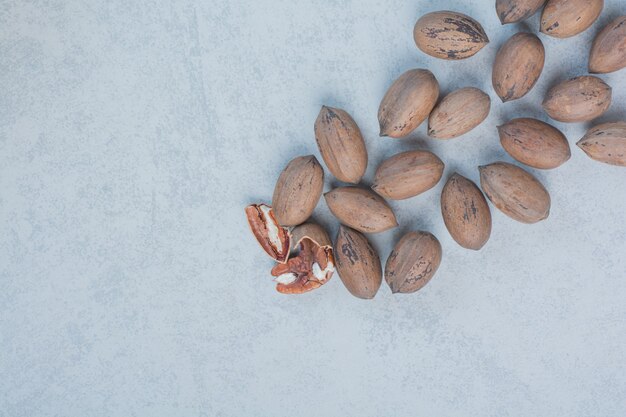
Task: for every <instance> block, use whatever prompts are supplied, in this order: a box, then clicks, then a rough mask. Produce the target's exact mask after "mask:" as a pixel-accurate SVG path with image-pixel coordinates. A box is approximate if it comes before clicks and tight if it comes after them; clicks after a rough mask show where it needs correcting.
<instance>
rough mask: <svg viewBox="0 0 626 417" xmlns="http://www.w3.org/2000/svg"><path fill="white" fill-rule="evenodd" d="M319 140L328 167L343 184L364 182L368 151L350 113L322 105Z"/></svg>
mask: <svg viewBox="0 0 626 417" xmlns="http://www.w3.org/2000/svg"><path fill="white" fill-rule="evenodd" d="M315 139H316V141H317V146H318V148H319V150H320V153H321V154H322V158H324V162H325V163H326V166H327V167H328V169H329V170H330V172H331V173H332V174H333V175H334V176H335V177H337V179H338V180H339V181H343V182H349V183H353V184H357V183H358V182H359V181H361V177H362V176H363V174H364V173H365V169H366V168H367V150H366V149H365V142H364V141H363V136H361V131H360V130H359V127H358V126H357V124H356V122H355V121H354V119H352V117H351V116H350V115H349V114H348V113H347V112H346V111H344V110H341V109H334V108H332V107H327V106H322V109H321V110H320V113H319V115H318V116H317V120H316V121H315Z"/></svg>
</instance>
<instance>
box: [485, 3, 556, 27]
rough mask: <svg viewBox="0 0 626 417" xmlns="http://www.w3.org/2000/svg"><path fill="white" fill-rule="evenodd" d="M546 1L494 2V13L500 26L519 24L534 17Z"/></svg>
mask: <svg viewBox="0 0 626 417" xmlns="http://www.w3.org/2000/svg"><path fill="white" fill-rule="evenodd" d="M545 2H546V0H496V12H498V17H499V18H500V22H502V24H503V25H504V24H507V23H515V22H521V21H522V20H526V19H528V18H529V17H530V16H532V15H534V14H535V13H536V12H537V10H539V9H540V8H541V6H543V5H544V3H545Z"/></svg>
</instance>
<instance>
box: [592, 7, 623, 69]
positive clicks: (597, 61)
mask: <svg viewBox="0 0 626 417" xmlns="http://www.w3.org/2000/svg"><path fill="white" fill-rule="evenodd" d="M622 68H626V16H620V17H618V18H617V19H615V20H613V21H612V22H611V23H609V24H608V25H606V27H605V28H604V29H602V31H601V32H600V33H598V35H597V36H596V38H595V39H594V41H593V45H592V47H591V54H590V55H589V72H591V73H596V74H606V73H609V72H614V71H617V70H620V69H622Z"/></svg>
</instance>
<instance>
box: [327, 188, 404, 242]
mask: <svg viewBox="0 0 626 417" xmlns="http://www.w3.org/2000/svg"><path fill="white" fill-rule="evenodd" d="M324 198H325V199H326V204H328V208H329V209H330V211H331V212H332V213H333V215H334V216H335V217H336V218H337V219H338V220H339V221H340V222H341V223H342V224H345V225H346V226H349V227H351V228H353V229H356V230H358V231H359V232H363V233H380V232H384V231H385V230H389V229H393V228H394V227H396V226H398V222H397V221H396V216H395V214H393V210H391V207H389V205H388V204H387V202H386V201H385V200H383V198H382V197H380V196H379V195H377V194H374V193H373V192H371V191H369V190H366V189H363V188H358V187H339V188H335V189H334V190H332V191H329V192H327V193H326V194H324Z"/></svg>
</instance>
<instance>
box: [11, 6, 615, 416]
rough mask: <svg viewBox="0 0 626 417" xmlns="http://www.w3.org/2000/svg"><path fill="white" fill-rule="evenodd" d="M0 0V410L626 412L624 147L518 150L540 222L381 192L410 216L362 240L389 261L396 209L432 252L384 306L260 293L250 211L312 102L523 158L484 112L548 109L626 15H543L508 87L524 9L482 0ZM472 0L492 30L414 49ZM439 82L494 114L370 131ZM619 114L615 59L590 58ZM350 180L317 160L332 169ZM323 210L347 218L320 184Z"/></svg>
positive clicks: (319, 212)
mask: <svg viewBox="0 0 626 417" xmlns="http://www.w3.org/2000/svg"><path fill="white" fill-rule="evenodd" d="M435 3H436V4H434V3H433V2H429V1H426V0H414V1H406V0H387V1H381V0H361V1H357V0H313V1H303V0H296V1H286V0H233V1H217V0H209V1H208V2H207V1H204V2H200V1H198V2H194V1H189V0H180V1H165V0H136V1H131V2H129V1H120V0H111V1H95V0H85V1H78V0H76V1H70V0H65V1H61V0H56V1H55V0H47V1H44V0H32V1H26V0H3V1H1V2H0V57H2V58H0V88H1V92H2V93H1V94H0V352H2V353H1V354H0V415H1V416H13V417H19V416H29V417H33V416H65V417H67V416H152V417H154V416H273V417H278V416H320V415H324V416H340V415H343V416H360V417H366V416H381V415H387V416H531V415H545V416H567V417H578V416H604V417H611V416H616V417H617V416H623V415H624V413H625V412H626V349H625V348H624V346H625V344H626V303H625V302H624V300H625V298H626V279H625V278H626V256H625V255H626V237H625V235H626V216H624V206H625V204H626V186H625V180H626V170H624V169H620V168H616V167H610V166H607V165H603V164H600V163H596V162H594V161H592V160H590V159H589V158H587V157H586V156H585V155H584V153H583V152H582V151H580V150H579V149H578V148H576V147H575V146H573V145H574V143H575V142H576V141H577V140H578V139H579V138H580V137H581V136H582V135H583V133H584V131H585V129H586V128H588V127H589V126H590V125H591V124H589V123H587V124H575V125H566V124H561V123H554V124H555V125H556V126H557V127H559V128H560V129H562V130H563V131H564V132H565V133H566V135H567V136H568V138H569V141H570V144H571V145H572V146H573V147H572V158H571V160H570V161H569V162H567V163H566V164H565V165H563V166H562V167H560V168H558V169H556V170H553V171H537V170H532V172H533V173H534V174H535V175H536V176H537V177H538V178H539V179H540V180H541V181H542V182H543V183H544V184H545V185H546V187H547V188H548V190H549V191H550V193H551V196H552V202H553V204H552V211H551V214H550V217H549V219H548V220H546V221H544V222H541V223H539V224H536V225H531V226H529V225H523V224H520V223H516V222H515V221H513V220H511V219H509V218H508V217H506V216H504V215H503V214H502V213H500V212H499V211H497V210H495V209H493V207H492V213H493V226H494V227H493V233H492V236H491V240H490V241H489V242H488V243H487V245H486V246H485V247H484V249H483V250H481V251H480V252H471V251H467V250H463V249H461V248H460V247H459V246H458V245H456V244H455V243H454V241H453V240H452V239H451V237H450V236H449V234H448V233H447V231H446V229H445V227H444V224H443V221H442V218H441V215H440V208H439V194H440V192H441V188H442V187H443V181H442V182H441V183H440V184H438V185H437V186H436V187H435V188H434V189H432V190H430V191H428V192H427V193H425V194H423V195H421V196H419V197H417V198H413V199H409V200H406V201H401V202H392V203H391V205H392V207H393V209H394V210H395V211H396V213H397V216H398V219H399V222H400V227H399V228H397V229H395V230H393V231H390V232H386V233H383V234H380V235H376V236H372V238H371V239H372V242H373V244H374V245H375V247H376V248H377V249H378V251H379V252H380V254H381V258H382V260H383V262H384V261H385V259H386V258H387V256H388V253H389V251H390V249H391V246H392V244H393V243H394V242H395V241H396V240H397V239H399V237H400V236H401V235H402V234H403V233H404V232H406V231H408V230H415V229H422V230H428V231H430V232H432V233H434V234H435V235H436V236H437V237H438V238H439V240H440V241H441V243H442V245H443V249H444V258H443V263H442V265H441V268H440V270H439V271H438V272H437V274H436V276H435V277H434V278H433V280H432V281H431V283H430V284H428V285H427V286H426V287H425V288H424V289H423V290H422V291H420V292H419V293H416V294H412V295H406V296H401V295H396V296H392V294H391V292H390V291H389V289H388V287H386V286H385V285H384V284H383V287H381V289H380V291H379V293H378V295H377V296H376V298H375V299H374V300H372V301H362V300H358V299H355V298H353V297H351V296H350V295H349V294H348V292H347V290H346V289H345V288H344V287H343V285H342V283H341V281H340V280H339V279H338V278H337V277H335V278H333V279H332V280H331V281H330V282H329V283H328V284H327V285H326V286H324V287H322V288H321V289H319V290H317V291H315V292H312V293H310V294H307V295H304V296H283V295H280V294H278V293H276V292H275V290H274V286H273V284H272V282H271V280H270V276H269V270H270V268H271V267H272V262H271V261H270V260H269V258H267V257H266V256H265V255H264V254H263V253H262V251H261V250H260V249H259V248H258V247H257V245H256V242H255V241H254V240H253V239H252V237H251V235H250V233H249V231H248V226H247V225H246V223H245V218H244V214H243V207H244V206H245V205H247V204H249V203H252V202H258V201H266V202H269V200H270V199H271V196H272V191H273V187H274V182H275V180H276V178H277V177H278V174H279V172H280V171H281V170H282V168H283V166H284V165H285V164H286V163H287V161H288V160H289V159H291V158H292V157H295V156H297V155H303V154H314V155H317V156H318V157H319V152H318V150H317V148H316V145H315V140H314V136H313V122H314V120H315V118H316V116H317V113H318V111H319V109H320V106H321V105H322V104H327V105H331V106H337V107H341V108H344V109H346V110H347V111H348V112H350V113H351V114H352V115H353V116H354V118H355V120H356V121H357V123H358V124H359V125H360V127H361V129H362V131H363V134H364V137H365V139H366V143H367V146H368V149H369V154H370V163H369V167H368V170H367V175H366V177H365V179H364V183H365V184H366V185H367V184H369V183H371V180H372V177H373V172H374V170H375V168H376V166H377V165H378V164H379V163H380V162H381V161H382V160H383V159H385V158H387V157H389V156H391V155H393V154H395V153H397V152H399V151H402V150H409V149H418V148H419V149H430V150H432V151H433V152H435V153H437V154H438V155H439V156H440V157H441V158H442V159H443V160H444V162H445V163H446V172H445V178H447V177H448V176H449V175H450V174H451V173H452V172H454V171H457V172H459V173H461V174H463V175H465V176H468V177H469V178H471V179H472V180H474V181H476V180H477V179H478V171H477V169H476V167H477V166H478V165H480V164H485V163H489V162H493V161H495V160H505V161H511V158H510V157H509V156H508V155H506V154H505V152H504V151H503V150H502V148H501V146H500V144H499V141H498V137H497V132H496V129H495V127H496V126H497V125H498V124H501V123H503V122H505V121H506V120H508V119H510V118H513V117H520V116H530V117H538V118H540V119H542V120H546V121H548V119H547V116H546V115H545V114H544V113H543V112H542V111H541V107H540V103H541V100H542V97H543V96H544V94H545V92H546V90H547V89H548V87H549V86H551V85H553V84H554V83H555V82H557V81H559V80H562V79H565V78H566V77H570V76H576V75H581V74H584V73H585V72H586V59H587V55H588V51H589V47H590V43H591V41H592V39H593V36H594V34H595V33H597V32H598V31H599V29H600V28H601V27H602V26H603V25H604V24H606V23H607V22H608V21H610V20H611V19H612V18H613V17H616V16H618V15H620V14H624V13H626V7H625V6H624V3H623V2H622V1H620V0H607V1H606V7H605V10H604V12H603V14H602V16H601V18H600V20H599V22H597V23H596V24H594V26H593V27H592V28H590V29H589V30H588V31H587V32H585V33H584V34H581V35H579V36H576V37H574V38H571V39H566V40H557V39H551V38H548V37H546V36H544V35H540V38H541V39H542V41H543V42H544V44H545V47H546V51H547V58H546V69H545V71H544V73H543V75H542V76H541V79H540V81H539V83H538V84H537V85H536V87H535V88H534V90H533V91H532V93H531V94H529V95H528V96H526V97H525V98H523V99H521V100H519V101H516V102H512V103H507V104H504V105H503V104H502V103H500V102H499V100H498V99H497V97H496V95H495V94H494V92H493V89H492V87H491V82H490V78H491V76H490V74H491V64H492V62H493V59H494V56H495V54H496V52H497V50H498V47H499V46H500V45H502V44H503V43H504V41H505V40H506V39H507V38H508V37H509V36H511V35H512V34H513V33H515V32H517V31H519V30H530V31H533V32H537V28H538V25H539V17H538V16H535V17H533V18H532V19H530V20H529V21H528V22H526V23H525V24H518V25H511V26H506V27H501V25H500V23H499V21H498V19H497V17H496V14H495V11H494V7H493V2H492V1H490V0H489V1H488V0H441V1H438V2H435ZM436 9H453V10H458V11H461V12H465V13H468V14H470V15H472V16H474V17H475V18H477V19H478V20H479V21H480V22H482V24H483V25H484V27H485V29H486V31H487V33H488V35H489V37H490V39H491V43H490V44H489V45H488V46H487V47H486V48H485V49H484V50H483V51H481V52H480V53H479V54H478V55H476V56H475V57H473V58H471V59H469V60H466V61H461V62H444V61H439V60H436V59H434V58H430V57H427V56H425V55H424V54H423V53H421V52H419V51H418V50H417V49H416V47H415V45H414V43H413V39H412V29H413V24H414V22H415V20H416V19H417V18H418V17H419V16H420V15H422V14H424V13H426V12H429V11H434V10H436ZM415 67H423V68H429V69H431V70H432V71H433V72H434V73H435V74H436V76H437V78H438V79H439V81H440V83H441V86H442V91H443V92H444V93H445V92H450V91H452V90H454V89H456V88H458V87H462V86H475V87H479V88H482V89H483V90H484V91H486V92H488V93H489V94H490V96H491V97H492V103H493V106H492V111H491V114H490V116H489V118H488V119H487V120H486V121H485V123H483V124H482V125H481V126H480V127H479V128H477V129H476V130H474V131H472V132H471V133H469V134H467V135H465V136H463V137H462V138H459V139H456V140H452V141H436V140H432V139H428V138H427V136H426V133H425V126H421V127H420V128H419V129H418V130H417V131H416V132H415V133H414V134H412V135H411V136H410V137H409V138H408V139H405V140H401V141H398V140H391V139H387V138H379V137H378V124H377V119H376V113H377V108H378V104H379V101H380V99H381V98H382V96H383V94H384V92H385V90H386V88H387V87H388V86H389V84H390V83H391V81H392V80H393V79H394V78H395V77H397V76H398V75H399V74H401V73H402V72H404V71H405V70H407V69H410V68H415ZM602 78H603V79H604V80H606V81H607V82H608V83H609V84H611V85H612V86H613V92H614V103H613V106H612V107H611V109H610V110H609V112H608V113H607V114H606V115H605V116H603V117H602V118H601V119H600V121H612V120H619V119H624V117H626V115H625V111H626V92H625V87H626V71H621V72H618V73H614V74H610V75H606V76H602ZM335 185H337V182H336V181H335V180H334V179H333V178H332V177H331V176H330V175H327V178H326V189H327V190H328V189H330V188H331V187H333V186H335ZM314 217H315V219H316V220H318V221H319V222H321V223H322V224H324V225H325V226H327V227H328V229H329V230H330V231H331V232H332V234H333V235H334V234H335V233H336V230H337V222H336V221H335V220H334V219H333V218H332V216H331V215H330V213H329V211H328V209H327V207H326V205H325V203H324V202H323V201H322V202H320V204H319V205H318V207H317V209H316V211H315V214H314Z"/></svg>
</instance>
